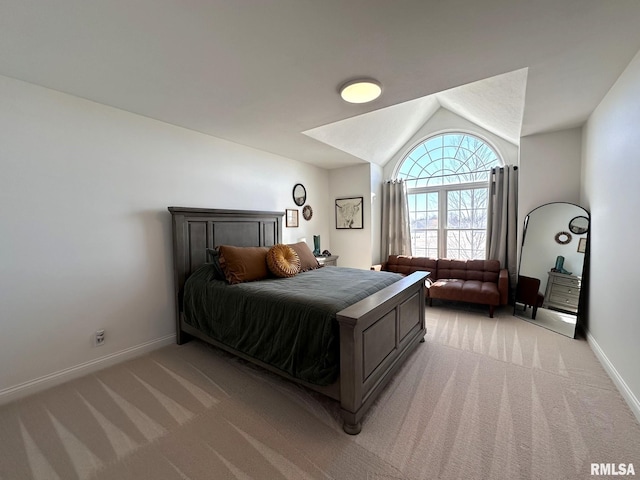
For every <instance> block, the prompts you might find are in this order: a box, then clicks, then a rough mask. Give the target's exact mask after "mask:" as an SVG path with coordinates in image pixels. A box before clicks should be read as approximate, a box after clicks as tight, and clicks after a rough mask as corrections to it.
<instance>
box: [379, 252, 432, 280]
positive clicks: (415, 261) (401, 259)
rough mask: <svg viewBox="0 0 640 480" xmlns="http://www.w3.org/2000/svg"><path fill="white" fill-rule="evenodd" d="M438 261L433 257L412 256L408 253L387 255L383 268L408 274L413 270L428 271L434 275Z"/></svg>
mask: <svg viewBox="0 0 640 480" xmlns="http://www.w3.org/2000/svg"><path fill="white" fill-rule="evenodd" d="M437 265H438V261H437V260H436V259H435V258H427V257H412V256H409V255H389V258H388V259H387V262H386V263H385V270H387V271H389V272H395V273H400V274H402V275H410V274H412V273H413V272H430V273H431V275H430V277H435V274H436V269H437Z"/></svg>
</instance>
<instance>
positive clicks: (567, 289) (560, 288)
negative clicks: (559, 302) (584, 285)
mask: <svg viewBox="0 0 640 480" xmlns="http://www.w3.org/2000/svg"><path fill="white" fill-rule="evenodd" d="M551 294H552V295H554V294H558V295H580V288H579V287H575V286H569V285H562V284H560V283H557V284H554V285H553V287H551Z"/></svg>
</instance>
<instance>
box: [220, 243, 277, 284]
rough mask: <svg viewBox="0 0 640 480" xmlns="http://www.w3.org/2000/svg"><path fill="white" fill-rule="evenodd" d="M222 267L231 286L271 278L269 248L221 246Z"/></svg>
mask: <svg viewBox="0 0 640 480" xmlns="http://www.w3.org/2000/svg"><path fill="white" fill-rule="evenodd" d="M218 251H219V252H220V266H221V267H222V271H223V272H224V276H225V278H226V280H227V282H229V283H231V284H235V283H243V282H252V281H254V280H262V279H264V278H267V277H268V276H269V268H268V267H267V252H268V251H269V248H268V247H233V246H230V245H221V246H220V247H218Z"/></svg>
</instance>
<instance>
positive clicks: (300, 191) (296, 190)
mask: <svg viewBox="0 0 640 480" xmlns="http://www.w3.org/2000/svg"><path fill="white" fill-rule="evenodd" d="M306 201H307V189H306V188H304V185H302V184H301V183H296V184H295V185H294V186H293V203H295V204H296V205H297V206H299V207H301V206H302V205H304V203H305V202H306Z"/></svg>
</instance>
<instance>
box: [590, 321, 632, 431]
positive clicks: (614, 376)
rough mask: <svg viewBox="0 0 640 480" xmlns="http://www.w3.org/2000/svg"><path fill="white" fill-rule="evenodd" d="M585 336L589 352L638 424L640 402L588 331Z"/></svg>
mask: <svg viewBox="0 0 640 480" xmlns="http://www.w3.org/2000/svg"><path fill="white" fill-rule="evenodd" d="M586 334H587V342H588V343H589V346H590V347H591V350H593V353H594V354H595V356H596V357H597V358H598V360H599V361H600V363H601V364H602V366H603V368H604V369H605V371H606V372H607V374H609V377H611V380H613V383H614V384H615V385H616V387H618V390H619V391H620V393H621V394H622V397H623V398H624V399H625V401H626V402H627V404H628V405H629V408H631V411H632V412H633V414H634V415H635V416H636V419H637V420H638V422H640V401H638V398H637V397H636V396H635V395H634V393H633V392H632V391H631V389H630V388H629V386H628V385H627V383H626V382H625V381H624V379H623V378H622V377H621V376H620V374H619V373H618V371H617V370H616V367H614V366H613V363H611V362H610V361H609V358H608V357H607V355H606V354H605V353H604V351H603V350H602V348H600V345H598V342H597V341H596V339H595V338H593V335H591V333H590V332H589V331H588V330H586Z"/></svg>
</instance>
